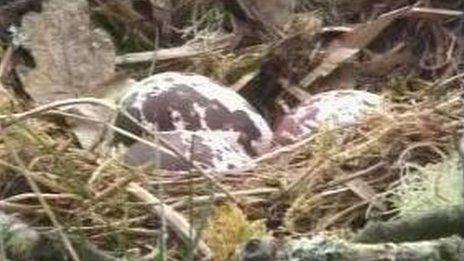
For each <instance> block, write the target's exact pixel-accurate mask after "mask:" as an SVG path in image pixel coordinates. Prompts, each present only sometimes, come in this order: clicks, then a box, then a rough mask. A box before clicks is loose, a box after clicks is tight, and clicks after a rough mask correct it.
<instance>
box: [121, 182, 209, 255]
mask: <svg viewBox="0 0 464 261" xmlns="http://www.w3.org/2000/svg"><path fill="white" fill-rule="evenodd" d="M126 190H127V191H128V192H129V193H130V194H132V195H133V196H135V197H137V198H138V199H140V200H142V201H144V202H146V203H149V204H151V205H152V209H153V211H154V212H155V213H156V214H157V215H158V216H160V217H161V216H163V215H164V218H165V219H166V220H167V223H168V226H170V227H171V229H173V231H174V232H175V233H176V234H177V235H178V236H180V238H182V239H183V240H186V241H187V240H188V239H194V238H196V236H197V235H196V234H195V233H193V234H192V231H193V230H191V228H190V224H189V223H188V221H187V220H186V219H185V218H184V217H183V216H182V215H181V214H179V213H178V212H176V211H175V210H174V209H173V208H172V207H170V206H168V205H165V204H162V203H161V201H160V200H159V199H157V198H156V197H155V196H153V195H152V194H151V193H150V192H148V191H147V190H146V189H144V188H142V187H141V186H140V185H139V184H137V183H130V184H129V185H128V187H127V188H126ZM198 249H199V250H200V251H201V253H202V254H203V255H204V256H205V257H207V258H208V259H209V258H212V256H213V252H212V251H211V249H209V247H208V246H207V245H206V243H205V242H204V241H203V240H199V241H198Z"/></svg>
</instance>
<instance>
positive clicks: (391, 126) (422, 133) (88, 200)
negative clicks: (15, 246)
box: [0, 0, 464, 260]
mask: <svg viewBox="0 0 464 261" xmlns="http://www.w3.org/2000/svg"><path fill="white" fill-rule="evenodd" d="M89 2H90V4H91V14H92V23H93V24H95V25H98V26H101V27H103V28H105V29H106V30H107V31H108V32H109V33H110V34H111V36H112V39H113V41H114V43H115V46H116V51H117V54H118V55H119V56H118V57H116V61H117V63H118V68H117V70H119V71H124V72H126V73H129V74H130V75H133V76H135V77H138V78H140V77H144V76H146V75H148V74H150V73H152V72H161V71H166V70H179V71H184V70H185V71H194V72H198V73H201V74H204V75H207V76H210V77H212V78H214V79H216V80H218V81H220V82H223V83H224V84H228V85H230V86H233V87H234V88H236V89H237V90H241V92H242V93H243V94H244V95H245V96H247V95H249V96H250V99H253V97H252V96H253V93H254V92H256V90H258V92H259V90H260V88H261V87H260V86H261V85H260V84H262V83H263V80H262V79H259V78H257V77H256V75H257V73H258V71H259V70H260V68H261V67H260V65H261V62H262V61H265V62H266V61H267V62H269V61H270V62H269V63H270V64H272V59H274V58H273V57H274V56H278V55H281V56H282V54H284V58H285V59H284V60H283V61H280V62H284V63H281V64H282V66H281V67H282V68H281V69H280V70H279V71H276V72H275V73H276V75H277V76H276V78H281V79H285V80H287V81H288V82H290V85H291V84H293V83H302V82H307V83H308V82H310V83H311V84H309V88H308V89H306V90H309V91H310V92H311V93H315V92H318V91H321V90H327V89H338V88H356V89H362V90H369V91H373V92H377V93H379V94H382V95H383V96H385V97H386V98H387V99H388V101H389V103H388V106H387V108H386V110H385V111H386V112H385V114H383V115H376V116H372V117H370V118H369V119H367V120H365V121H364V122H361V123H359V124H358V125H356V126H353V127H350V128H344V129H336V130H323V131H321V132H319V133H318V134H317V135H315V136H312V137H310V138H308V139H305V140H302V141H301V142H298V143H296V144H294V145H290V146H289V147H286V148H283V149H280V150H279V151H277V152H272V153H270V154H268V155H264V156H262V157H261V158H258V159H256V161H258V162H259V163H260V164H259V166H258V168H257V169H255V170H253V171H248V172H244V173H228V174H225V175H221V176H215V180H214V181H211V180H209V179H208V178H205V177H204V176H203V175H202V174H201V173H195V172H193V173H190V174H185V175H179V174H174V173H169V172H165V171H158V170H155V171H153V170H143V169H133V168H130V167H127V166H124V165H123V164H121V163H120V162H119V161H118V160H117V159H116V158H108V157H102V156H99V155H98V154H92V153H89V152H87V151H85V150H83V149H80V148H79V147H78V142H77V140H76V138H75V137H74V136H73V134H72V133H71V132H70V131H69V129H67V128H66V127H65V125H64V124H63V123H62V122H59V121H58V123H57V121H56V120H55V119H54V118H52V119H48V118H43V117H36V116H37V115H31V116H27V117H21V114H18V113H21V112H23V111H24V110H27V109H25V108H24V106H23V105H21V104H20V103H18V101H17V100H16V99H14V100H11V99H8V98H7V97H6V96H1V97H0V102H1V107H0V111H1V115H0V122H1V125H0V180H1V182H0V191H1V200H0V210H2V211H5V212H7V213H18V214H19V215H20V217H21V218H22V219H23V220H24V221H26V223H28V224H29V225H31V226H33V227H34V228H36V229H37V230H38V231H40V232H46V231H62V232H63V235H62V236H63V238H66V237H67V236H70V235H72V236H73V237H74V236H78V237H80V238H85V239H87V240H89V241H90V242H92V243H93V244H95V245H96V246H98V247H99V248H100V249H104V250H108V251H111V252H112V253H113V254H114V255H115V256H124V257H126V258H135V260H138V259H136V258H140V257H142V258H145V259H142V260H148V259H149V258H154V257H156V256H158V257H159V256H162V255H167V256H168V258H169V259H170V260H178V259H180V258H182V257H184V258H188V257H189V256H190V255H191V253H192V251H191V244H196V243H198V242H199V241H200V242H205V243H206V244H207V246H208V247H209V248H210V249H211V250H212V252H213V253H214V254H215V255H216V260H228V259H230V258H232V256H233V254H234V251H235V249H236V248H237V247H238V246H239V245H240V244H242V243H244V242H245V241H246V240H248V239H250V238H252V237H254V236H263V235H279V236H282V235H298V234H300V233H301V234H307V233H316V232H323V231H325V232H327V233H328V232H330V233H338V234H339V235H340V236H343V237H345V236H346V237H349V234H350V233H345V232H343V231H347V230H356V229H358V228H360V227H362V226H363V225H364V224H365V223H366V221H367V220H368V219H369V218H371V217H375V218H378V219H379V218H380V219H389V218H392V217H394V216H396V215H398V214H401V215H404V214H405V213H410V212H411V211H413V212H414V211H419V212H420V211H421V210H423V209H424V208H423V206H424V205H425V206H426V207H430V206H431V205H430V202H434V204H435V205H433V207H435V206H436V207H440V206H442V203H443V202H445V203H443V204H449V205H454V204H459V203H462V198H460V197H459V196H456V195H459V194H456V193H454V194H453V193H451V192H450V191H451V190H453V189H454V190H455V191H458V190H459V189H462V187H461V188H459V186H456V187H457V188H453V189H451V188H449V186H450V184H449V183H447V184H445V185H441V183H440V182H435V181H434V180H437V179H440V177H435V176H436V175H440V173H439V172H440V171H436V168H437V167H436V166H435V170H434V168H433V167H432V168H431V167H430V165H431V164H445V165H446V164H454V165H451V166H449V165H446V166H449V167H447V168H443V167H438V168H439V169H440V170H443V171H445V174H443V177H442V178H443V179H450V178H452V177H451V176H449V175H452V174H455V175H458V174H459V173H460V172H459V171H458V169H457V168H458V165H459V164H458V159H457V156H456V153H454V152H453V151H455V150H456V148H455V141H456V139H457V137H458V131H459V130H460V129H461V116H462V114H461V113H462V101H461V99H460V96H461V95H462V90H461V89H460V86H459V85H460V84H461V85H462V84H463V75H462V67H463V66H464V62H463V60H464V57H463V52H462V45H463V44H464V38H463V37H464V36H463V34H464V28H463V26H464V25H463V23H464V20H463V19H464V18H463V17H464V16H463V14H462V13H461V14H459V12H457V14H456V13H455V12H453V11H451V10H455V11H456V10H463V9H464V3H463V2H462V1H459V0H455V1H451V0H450V1H418V2H417V3H415V2H414V1H403V0H395V1H375V3H372V1H343V0H339V1H312V0H299V1H297V5H296V10H297V11H298V12H299V13H305V12H308V11H311V13H310V21H312V22H311V24H310V25H308V21H309V20H307V19H308V17H306V18H304V19H306V20H304V19H303V18H302V19H303V20H302V21H303V22H302V23H303V24H304V26H299V25H293V27H295V28H297V31H296V33H294V35H297V36H292V37H294V39H296V38H297V39H296V40H295V42H292V41H291V40H286V38H282V39H279V40H276V41H272V40H268V41H258V42H257V43H256V44H253V45H251V46H245V47H241V46H239V47H238V48H231V47H230V42H229V38H227V37H229V36H230V30H231V29H232V25H231V23H230V21H229V20H230V19H229V18H230V17H229V15H228V12H226V11H225V10H224V9H223V7H222V6H221V5H219V4H217V3H214V2H213V1H135V0H134V1H104V0H91V1H89ZM157 2H158V4H159V5H163V4H170V5H172V6H170V7H169V8H168V7H167V9H166V10H169V11H166V10H165V9H163V8H158V9H156V8H153V7H152V4H153V3H157ZM413 3H415V4H416V5H417V7H421V8H424V9H421V10H425V11H429V12H425V11H420V10H419V11H416V12H412V13H409V14H407V15H406V17H401V18H392V19H391V20H389V21H379V19H377V18H378V17H379V16H380V15H382V14H386V13H388V12H390V11H393V10H398V9H400V8H402V7H405V6H407V5H408V4H413ZM428 7H430V8H432V7H433V8H436V9H426V8H428ZM0 8H1V7H0ZM459 15H460V17H459ZM375 19H377V20H375ZM373 20H375V21H376V23H368V21H373ZM294 23H296V24H298V21H296V22H294ZM355 24H361V25H363V24H364V25H365V26H366V28H364V29H362V28H361V29H360V28H358V27H354V25H355ZM335 26H346V28H345V29H343V28H341V29H340V28H338V29H337V28H335ZM300 27H301V28H300ZM308 28H309V29H308ZM347 28H348V29H347ZM289 30H290V29H289ZM292 30H296V29H292ZM330 30H335V31H337V30H344V31H346V30H348V31H349V32H347V33H346V34H347V35H344V34H343V33H341V32H339V31H337V32H332V33H330V32H329V31H330ZM367 38H370V39H367ZM218 39H226V40H225V41H222V42H221V41H218ZM302 42H303V43H307V46H311V47H307V48H306V45H305V46H304V47H302V46H301V43H302ZM179 46H184V47H180V48H179ZM185 46H189V47H191V46H193V47H192V48H190V49H188V48H187V49H185ZM224 46H226V47H224ZM296 46H299V48H296ZM197 47H199V48H197ZM339 47H349V48H351V50H355V51H354V52H349V53H346V52H344V51H343V50H345V49H343V48H339ZM169 48H174V49H173V50H174V52H173V53H174V55H172V56H169V55H168V57H164V58H163V55H164V54H163V52H164V51H166V50H170V49H169ZM175 48H178V49H175ZM4 49H5V50H6V49H7V46H6V45H5V47H4ZM308 49H310V50H308ZM152 50H155V53H148V54H146V55H145V56H143V57H144V58H143V59H142V60H144V62H141V63H132V62H128V59H129V58H130V57H131V55H132V53H135V52H140V51H152ZM176 50H177V51H181V52H182V51H185V50H187V51H186V52H187V54H186V55H184V56H182V55H179V56H176V55H175V54H176V52H175V51H176ZM205 50H207V51H205ZM276 53H277V54H278V55H276ZM281 56H280V58H282V57H281ZM4 57H5V56H4ZM128 57H129V58H128ZM147 57H148V58H147ZM157 57H158V58H159V57H161V58H159V59H157ZM153 58H154V59H153ZM308 59H309V62H308ZM2 64H3V63H2ZM324 64H325V65H326V66H325V67H324V66H323V65H324ZM327 65H329V66H327ZM321 66H322V67H323V68H325V70H326V72H328V73H327V75H328V76H326V77H325V76H324V77H323V78H324V79H322V80H321V79H319V78H320V77H321V76H320V75H317V72H318V70H321ZM3 67H4V66H2V70H3V73H4V71H5V70H6V69H5V68H3ZM332 67H333V69H332ZM460 69H461V71H460ZM311 73H313V74H316V76H314V75H313V76H309V78H308V77H307V76H308V75H309V74H311ZM320 74H323V73H320ZM253 76H255V78H252V77H253ZM247 77H248V78H247ZM311 77H313V78H311ZM249 79H252V80H249ZM281 79H279V80H281ZM268 80H269V81H274V82H275V81H277V80H276V79H271V78H269V79H268ZM300 86H301V85H300ZM302 87H304V84H303V86H302ZM289 89H292V88H289ZM253 90H254V91H253ZM298 90H299V91H301V90H302V88H298ZM286 95H289V94H286ZM18 116H19V120H18V119H17V118H18ZM429 168H431V170H429ZM448 170H449V171H448ZM420 173H427V174H426V175H428V176H424V175H421V174H420ZM433 175H435V176H433ZM454 177H455V176H454ZM423 180H427V182H429V183H423ZM456 180H458V179H456ZM421 182H422V183H421ZM430 182H431V183H430ZM460 182H461V185H462V180H461V181H460ZM213 183H219V184H221V185H222V187H224V188H225V189H226V190H227V192H228V193H224V192H222V191H220V190H218V189H217V186H216V185H215V184H213ZM445 183H446V182H445ZM457 183H459V182H454V183H452V185H453V184H454V185H456V184H457ZM134 184H140V185H142V186H143V188H144V189H145V190H146V191H149V192H151V193H152V195H154V196H156V198H157V199H159V200H160V201H161V202H163V203H164V204H166V205H169V206H170V207H172V209H173V210H175V211H177V212H180V213H181V214H182V215H183V216H184V217H186V218H187V219H188V221H189V222H190V224H192V226H193V227H194V230H195V231H199V232H200V233H201V240H198V238H197V239H193V241H192V242H187V241H182V240H180V239H179V236H178V234H176V233H174V232H173V231H172V230H171V228H170V227H168V228H167V231H168V232H167V234H168V236H167V238H164V237H161V236H160V234H163V233H164V232H165V231H166V227H165V226H164V225H163V224H164V223H165V221H164V220H163V219H160V218H159V217H158V215H156V214H155V213H154V212H153V211H152V210H153V208H152V207H153V201H150V200H148V199H147V198H144V197H142V196H141V195H140V191H137V187H134ZM398 184H400V185H401V186H399V185H398ZM424 184H425V185H424ZM408 185H409V186H408ZM421 186H428V187H427V189H421ZM434 186H435V187H436V188H437V189H433V188H434ZM440 186H445V187H442V188H440ZM417 187H419V189H418V188H417ZM443 188H444V189H445V190H446V191H445V193H436V192H437V191H440V189H443ZM411 191H415V192H414V193H413V192H411ZM417 191H420V192H421V193H422V194H421V193H419V192H417ZM425 193H427V194H425ZM227 194H228V195H227ZM425 195H427V196H425ZM424 197H429V198H430V200H429V201H426V202H425V203H424V202H423V201H422V202H415V200H416V199H419V198H421V199H423V198H424ZM437 197H438V198H439V200H438V199H437ZM450 200H451V202H450ZM453 200H455V201H456V202H454V201H453ZM224 203H226V204H224ZM421 205H422V207H421ZM164 239H166V242H164ZM63 241H64V242H65V241H66V240H64V239H63ZM60 242H61V240H60ZM65 243H66V242H65ZM163 245H165V247H163ZM81 260H86V259H85V258H83V259H81ZM152 260H153V259H152Z"/></svg>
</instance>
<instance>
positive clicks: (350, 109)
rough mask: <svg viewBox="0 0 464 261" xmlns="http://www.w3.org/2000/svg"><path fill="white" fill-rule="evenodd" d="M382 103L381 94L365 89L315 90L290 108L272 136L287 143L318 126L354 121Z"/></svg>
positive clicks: (339, 124)
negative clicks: (307, 98)
mask: <svg viewBox="0 0 464 261" xmlns="http://www.w3.org/2000/svg"><path fill="white" fill-rule="evenodd" d="M382 105H383V100H382V97H380V96H378V95H376V94H373V93H369V92H366V91H357V90H335V91H328V92H323V93H319V94H316V95H314V96H313V97H311V98H310V99H309V100H307V101H305V102H303V103H302V104H300V105H299V106H297V107H295V108H293V109H292V110H291V111H290V112H289V113H288V114H286V115H285V116H284V117H283V118H282V119H281V120H280V122H279V123H278V124H277V128H276V131H275V139H276V141H277V142H278V143H280V144H289V143H293V142H295V141H297V140H299V139H301V137H303V136H308V135H309V134H311V133H313V132H314V131H317V130H318V128H320V127H322V126H324V127H328V128H335V127H343V126H349V125H352V124H356V123H357V122H359V121H360V120H362V119H363V118H364V117H366V116H367V115H369V114H370V113H372V112H380V111H381V109H382V108H383V106H382Z"/></svg>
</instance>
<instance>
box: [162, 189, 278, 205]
mask: <svg viewBox="0 0 464 261" xmlns="http://www.w3.org/2000/svg"><path fill="white" fill-rule="evenodd" d="M279 191H280V189H276V188H259V189H249V190H241V191H235V192H232V194H233V195H234V196H253V195H269V194H273V193H277V192H279ZM211 198H214V199H215V200H220V199H224V198H227V195H225V194H224V193H215V194H214V195H212V196H211V195H207V196H198V197H193V198H192V197H190V196H186V197H183V198H180V199H176V201H178V202H177V203H174V204H172V205H171V207H172V208H174V209H179V208H183V207H185V205H186V204H187V202H188V203H193V204H198V203H204V202H210V201H211Z"/></svg>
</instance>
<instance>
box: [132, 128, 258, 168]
mask: <svg viewBox="0 0 464 261" xmlns="http://www.w3.org/2000/svg"><path fill="white" fill-rule="evenodd" d="M156 137H158V138H159V139H162V140H164V141H166V142H168V143H169V144H170V145H171V146H174V147H175V148H176V149H177V151H179V152H180V153H181V154H182V155H183V156H184V157H185V158H184V159H182V158H180V157H179V156H177V155H176V154H175V153H174V152H172V151H170V150H169V149H167V148H165V147H163V146H161V145H160V143H158V145H157V146H156V147H153V146H150V145H148V144H145V143H142V142H136V143H133V144H132V145H130V146H129V147H128V148H127V150H126V151H125V153H124V157H123V160H124V162H125V163H126V164H128V165H131V166H155V165H156V167H157V168H160V169H165V170H171V171H188V170H190V169H192V164H191V161H193V162H195V163H196V164H197V165H198V166H199V167H200V168H201V169H203V170H205V171H213V172H223V171H230V170H236V169H248V168H252V167H253V166H254V164H253V161H252V159H251V157H250V156H249V155H248V153H247V152H246V151H245V150H244V148H243V146H242V145H241V144H239V134H238V133H237V132H231V131H185V130H178V131H170V132H160V133H157V134H156ZM185 159H189V161H186V160H185Z"/></svg>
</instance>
